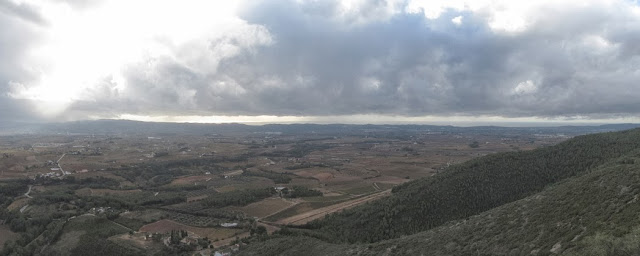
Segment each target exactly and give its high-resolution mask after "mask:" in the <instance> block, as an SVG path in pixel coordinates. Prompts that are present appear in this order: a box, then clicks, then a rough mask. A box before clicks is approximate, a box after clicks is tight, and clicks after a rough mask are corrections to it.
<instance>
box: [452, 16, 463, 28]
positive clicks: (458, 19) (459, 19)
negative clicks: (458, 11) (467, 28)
mask: <svg viewBox="0 0 640 256" xmlns="http://www.w3.org/2000/svg"><path fill="white" fill-rule="evenodd" d="M451 22H453V24H456V25H457V26H460V25H461V24H462V16H456V17H455V18H453V19H451Z"/></svg>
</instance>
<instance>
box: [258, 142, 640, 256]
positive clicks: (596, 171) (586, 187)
mask: <svg viewBox="0 0 640 256" xmlns="http://www.w3.org/2000/svg"><path fill="white" fill-rule="evenodd" d="M638 148H640V130H629V131H624V132H617V133H604V134H596V135H587V136H580V137H576V138H574V139H571V140H569V141H566V142H564V143H561V144H559V145H557V146H554V147H549V148H544V149H538V150H533V151H528V152H515V153H505V154H496V155H491V156H487V157H483V158H479V159H476V160H472V161H469V162H466V163H464V164H461V165H457V166H454V167H452V168H449V169H448V170H447V171H445V172H444V173H441V174H438V175H435V176H433V177H430V178H425V179H422V180H418V181H414V182H410V183H407V184H405V185H403V186H400V187H397V188H396V189H394V194H393V195H392V196H391V197H389V198H387V199H383V200H381V201H377V202H374V203H371V204H368V205H365V206H362V207H358V208H354V209H352V210H348V211H344V212H342V213H340V214H335V215H332V216H329V217H328V218H326V219H324V220H322V221H318V222H314V223H312V224H311V225H308V226H307V228H308V230H294V231H293V232H292V233H294V234H300V233H304V234H307V235H310V236H313V237H316V238H320V239H322V240H324V241H328V242H334V243H335V242H377V241H382V240H385V239H391V238H397V237H400V236H403V235H411V234H416V233H418V232H421V231H426V230H430V229H433V228H436V227H437V229H435V230H430V231H428V232H423V233H420V234H418V235H415V236H409V237H419V236H429V234H431V236H432V237H430V238H429V241H430V242H425V241H422V240H420V239H418V240H415V241H420V242H418V243H419V244H425V246H426V245H428V244H432V242H433V243H435V242H434V241H439V242H438V243H435V244H437V245H439V246H438V248H439V249H441V250H444V248H445V247H446V248H449V247H451V248H458V247H461V246H462V247H464V246H466V247H469V246H472V245H474V244H478V245H484V244H491V241H494V242H495V241H499V242H500V243H503V242H505V241H503V240H505V239H506V240H507V241H514V242H513V244H522V243H524V242H527V241H535V239H542V240H545V239H549V238H551V237H554V236H543V235H540V234H541V233H540V231H539V230H538V231H535V232H534V231H533V230H526V229H522V230H521V231H522V232H519V233H518V232H516V233H517V234H515V235H509V236H506V237H503V238H501V235H504V234H507V233H509V232H505V231H514V230H513V228H514V227H512V226H508V225H507V226H505V225H506V224H504V223H511V224H509V225H515V223H518V221H517V219H515V218H516V217H518V216H516V215H514V213H515V212H518V211H517V209H524V210H520V212H521V213H523V214H524V216H520V217H518V218H521V219H524V220H527V222H528V223H536V224H539V225H537V226H545V225H547V226H548V225H551V226H549V228H547V229H542V230H543V231H544V232H550V233H554V232H556V233H557V232H563V234H564V233H567V234H568V235H572V238H571V239H573V238H574V237H576V235H577V234H579V233H580V232H582V233H584V234H582V235H581V236H580V237H584V236H585V235H587V234H586V233H585V232H596V231H598V230H602V228H603V227H604V226H606V225H611V226H613V228H614V229H618V226H620V225H618V224H620V223H616V222H610V220H611V219H610V218H613V217H611V216H613V215H615V214H621V215H620V216H622V217H620V216H617V215H616V216H617V217H620V218H622V219H624V218H627V217H628V216H627V215H626V214H625V212H621V211H622V210H621V209H623V208H624V207H622V205H624V204H614V205H617V206H615V207H614V206H610V205H609V202H612V201H615V195H616V194H615V193H613V194H611V193H609V194H607V193H608V192H607V191H608V190H607V189H608V188H609V187H617V186H618V185H619V184H625V182H622V181H633V180H634V179H635V178H637V175H635V173H634V171H635V170H638V168H637V167H638V166H637V165H636V164H635V163H636V162H637V161H635V160H634V158H629V157H628V158H622V159H619V158H620V157H622V156H624V155H628V154H632V153H633V152H635V150H636V149H638ZM632 157H635V155H632ZM612 161H613V162H612ZM605 163H607V164H605ZM585 173H588V175H584V174H585ZM594 175H596V176H594ZM597 175H600V176H597ZM627 176H629V177H627ZM570 177H577V178H575V179H574V178H572V179H570V181H566V179H567V178H570ZM585 179H586V180H587V181H594V180H602V182H601V183H603V182H608V185H606V186H605V187H593V186H592V185H593V184H594V182H586V181H585ZM615 179H619V180H620V181H621V182H617V181H613V180H615ZM628 184H629V186H627V187H625V188H620V187H617V191H618V192H620V191H624V192H625V193H627V192H629V191H631V192H629V193H632V196H631V199H633V195H635V194H634V193H635V192H633V191H634V189H635V188H634V187H633V186H631V185H632V184H634V183H633V182H631V183H628ZM549 186H551V187H552V188H548V187H549ZM545 187H547V190H545V193H544V195H542V197H539V196H540V195H538V197H535V196H534V197H531V196H532V195H534V194H536V193H538V192H540V191H542V190H544V189H545ZM567 187H568V188H567ZM563 191H564V192H563ZM609 192H610V191H609ZM593 195H602V196H607V197H601V196H593ZM612 195H613V196H612ZM528 196H529V197H528ZM578 196H579V197H578ZM574 197H578V198H574ZM583 197H584V198H583ZM523 198H527V199H526V200H520V201H518V202H516V203H512V204H508V203H510V202H514V201H516V200H519V199H523ZM532 198H550V199H546V200H543V201H540V202H538V203H537V204H536V205H535V207H528V206H526V205H528V204H525V203H523V202H527V201H532ZM628 200H630V199H624V200H623V201H624V202H627V201H628ZM580 201H583V202H584V203H583V204H574V205H570V206H571V207H573V208H571V207H568V208H567V207H565V206H566V204H569V203H570V202H580ZM505 204H506V205H505ZM519 204H520V205H522V206H521V207H520V208H517V209H509V210H504V209H505V208H508V207H515V206H514V205H519ZM501 205H503V206H502V207H499V208H496V209H494V210H492V211H490V212H493V214H490V213H489V215H486V214H487V212H485V213H484V214H481V215H478V216H475V217H472V218H471V220H474V219H475V220H478V222H476V223H475V224H474V225H471V226H465V225H461V224H464V223H465V222H462V223H457V224H456V225H459V227H458V226H456V228H455V229H453V228H449V226H447V225H445V226H441V225H442V224H445V223H447V222H450V221H455V220H463V219H465V218H469V217H471V216H473V215H476V214H479V213H482V212H484V211H487V210H490V209H492V208H495V207H498V206H501ZM589 205H594V206H596V208H594V209H591V208H586V206H589ZM611 207H613V208H611ZM616 207H617V208H616ZM621 207H622V208H621ZM634 207H635V206H634ZM574 208H575V209H574ZM501 209H502V210H501ZM556 209H557V210H556ZM576 209H579V210H581V211H577V210H576ZM596 210H597V211H596ZM496 211H497V212H498V213H500V214H496ZM558 213H565V214H566V215H562V214H558ZM546 214H548V215H546ZM528 215H531V216H528ZM483 216H484V217H483ZM487 216H489V217H487ZM563 216H564V217H563ZM625 216H627V217H625ZM569 217H571V218H582V219H581V221H582V222H584V223H582V222H581V223H582V226H584V227H585V228H587V229H586V230H587V231H581V230H583V229H582V228H580V229H579V230H577V231H576V230H575V228H576V227H582V226H579V225H578V224H575V225H573V226H571V227H569V228H568V229H565V227H564V226H563V224H562V223H565V222H570V221H571V220H572V219H569ZM586 217H589V219H588V220H585V218H586ZM617 217H616V218H617ZM556 218H560V219H558V220H559V221H556ZM605 220H606V221H607V222H606V224H603V223H602V221H605ZM532 221H534V222H532ZM598 221H599V222H598ZM633 221H636V220H635V219H633ZM483 223H484V224H483ZM487 223H489V224H487ZM585 223H588V224H589V225H586V224H585ZM590 223H600V224H598V225H600V226H597V227H596V228H593V226H590V225H591V224H590ZM498 224H500V225H498ZM579 224H580V223H579ZM501 225H502V226H501ZM553 225H557V226H556V227H555V228H553ZM576 225H578V226H576ZM439 226H440V227H439ZM465 227H466V228H465ZM474 227H479V228H478V229H477V230H469V229H473V228H474ZM443 230H446V231H451V230H454V231H455V230H460V231H456V232H460V233H455V232H454V231H451V232H453V233H451V235H449V236H448V235H447V232H443ZM545 230H546V231H545ZM558 230H560V231H558ZM629 231H630V229H626V227H625V228H622V229H621V230H620V231H619V232H617V233H615V234H616V235H617V236H621V235H624V234H627V233H629ZM488 232H489V233H488ZM491 232H492V233H491ZM514 232H515V231H514ZM544 232H542V234H543V233H544ZM576 232H577V233H576ZM574 233H575V234H574ZM554 234H555V233H554ZM591 234H595V233H591ZM565 235H566V234H565ZM561 237H564V236H561ZM507 238H508V239H507ZM596 238H597V237H596ZM305 239H306V238H295V240H300V241H297V242H295V243H296V244H300V243H303V242H305V243H306V242H309V241H308V240H305ZM594 239H595V238H594ZM476 240H478V241H479V242H477V243H475V242H474V241H476ZM488 240H489V241H488ZM278 241H279V242H278ZM400 241H402V243H410V241H414V240H411V239H408V238H407V237H403V238H401V239H400V240H389V241H384V242H382V243H380V244H375V245H371V246H373V247H371V246H369V247H367V248H374V249H375V248H378V247H376V246H382V247H385V248H389V247H394V248H395V247H396V246H397V245H400V244H398V243H399V242H400ZM558 241H560V240H558ZM558 241H551V240H549V241H547V240H545V241H539V244H541V246H542V247H543V249H544V248H545V246H549V245H548V243H551V242H553V244H551V246H553V245H555V243H557V242H558ZM562 241H564V240H562ZM576 241H578V240H576ZM289 242H290V241H288V240H287V239H284V240H283V239H275V240H274V241H268V242H267V243H266V244H265V246H267V247H269V246H274V244H275V245H280V246H285V248H286V245H287V244H288V243H289ZM565 242H566V241H565ZM311 244H312V245H313V246H322V248H325V247H326V248H325V249H327V250H330V249H334V248H335V246H328V244H324V242H319V241H314V242H313V243H311ZM443 244H444V245H446V246H444V247H443V246H442V245H443ZM312 245H310V246H312ZM432 245H434V244H432ZM253 246H258V247H260V245H253ZM412 246H414V247H415V246H418V245H417V244H415V245H412ZM412 246H410V247H408V248H412ZM559 246H562V243H561V244H560V245H559ZM574 246H578V245H577V244H576V245H574ZM276 247H277V246H276ZM338 247H339V249H338V251H340V252H347V251H345V250H346V247H345V245H339V246H338ZM466 247H465V248H466ZM512 247H513V246H511V247H508V246H507V247H506V249H504V248H503V249H502V250H503V251H494V252H493V253H502V254H506V253H508V252H509V250H511V249H513V248H512ZM538 247H540V246H538ZM296 248H298V249H300V248H309V247H299V246H296ZM398 248H399V247H398ZM423 248H426V247H423ZM487 248H494V249H495V248H498V247H495V246H493V247H492V246H489V247H486V248H484V249H487ZM500 248H502V247H500ZM576 248H578V247H576ZM318 249H320V248H318ZM458 249H460V248H458ZM467 249H468V248H467ZM521 249H522V248H521ZM535 249H536V248H535V246H533V247H532V248H531V250H535ZM385 250H386V249H385ZM504 250H506V251H504ZM547 250H548V249H547ZM357 251H358V252H360V251H361V250H357ZM373 251H376V250H373ZM459 251H460V250H459ZM461 251H464V248H463V249H461ZM480 251H483V250H480ZM452 252H453V251H452ZM434 253H435V251H434ZM442 253H444V252H443V251H442ZM445 254H447V253H445Z"/></svg>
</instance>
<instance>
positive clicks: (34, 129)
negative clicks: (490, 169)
mask: <svg viewBox="0 0 640 256" xmlns="http://www.w3.org/2000/svg"><path fill="white" fill-rule="evenodd" d="M637 127H640V124H608V125H597V126H558V127H499V126H475V127H457V126H438V125H348V124H267V125H245V124H199V123H160V122H140V121H129V120H110V119H106V120H91V121H74V122H62V123H2V124H0V134H4V135H6V134H29V133H39V134H67V133H69V134H193V135H208V134H229V133H239V132H240V133H247V132H256V133H259V132H281V133H284V134H332V135H340V134H345V135H347V134H361V135H363V134H367V133H407V132H408V133H412V132H442V133H480V134H482V133H485V134H487V133H518V134H522V133H529V134H566V135H571V136H575V135H580V134H588V133H598V132H609V131H620V130H627V129H632V128H637Z"/></svg>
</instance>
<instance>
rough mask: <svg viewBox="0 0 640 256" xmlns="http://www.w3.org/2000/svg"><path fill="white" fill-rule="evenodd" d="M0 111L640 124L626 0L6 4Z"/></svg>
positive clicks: (635, 11)
mask: <svg viewBox="0 0 640 256" xmlns="http://www.w3.org/2000/svg"><path fill="white" fill-rule="evenodd" d="M0 59H1V60H2V61H0V122H7V121H22V122H25V121H27V122H29V121H71V120H86V119H105V118H109V119H111V118H113V119H132V120H143V121H170V122H214V123H215V122H245V123H251V122H260V123H270V122H276V123H278V122H279V123H290V122H319V123H331V122H340V123H455V122H472V123H473V122H477V123H486V122H489V123H492V122H498V123H499V122H505V123H508V122H539V123H542V122H554V123H573V122H580V123H615V122H640V84H639V83H640V5H639V3H638V1H631V0H584V1H577V0H563V1H544V0H543V1H513V0H511V1H509V0H505V1H500V0H473V1H464V0H369V1H364V0H345V1H332V0H321V1H320V0H266V1H260V0H251V1H210V0H179V1H177V0H176V1H171V0H131V1H118V0H112V1H107V0H0Z"/></svg>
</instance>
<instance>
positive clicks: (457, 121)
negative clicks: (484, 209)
mask: <svg viewBox="0 0 640 256" xmlns="http://www.w3.org/2000/svg"><path fill="white" fill-rule="evenodd" d="M93 119H102V118H99V117H94V118H93ZM115 119H123V120H133V121H143V122H168V123H241V124H248V125H263V124H274V123H275V124H297V123H313V124H418V125H420V124H422V125H426V124H433V125H455V126H478V125H498V126H512V127H523V126H559V125H580V124H584V125H600V124H619V123H640V118H610V119H581V118H580V117H572V118H569V117H565V118H562V119H561V118H541V117H531V118H529V117H528V118H519V117H512V118H509V117H500V116H463V115H459V116H448V117H443V116H420V117H407V116H390V115H344V116H268V115H261V116H143V115H131V114H124V115H120V116H118V117H117V118H115Z"/></svg>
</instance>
